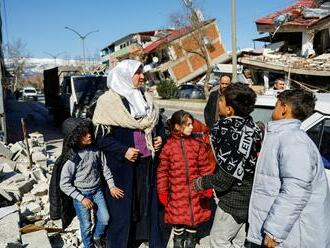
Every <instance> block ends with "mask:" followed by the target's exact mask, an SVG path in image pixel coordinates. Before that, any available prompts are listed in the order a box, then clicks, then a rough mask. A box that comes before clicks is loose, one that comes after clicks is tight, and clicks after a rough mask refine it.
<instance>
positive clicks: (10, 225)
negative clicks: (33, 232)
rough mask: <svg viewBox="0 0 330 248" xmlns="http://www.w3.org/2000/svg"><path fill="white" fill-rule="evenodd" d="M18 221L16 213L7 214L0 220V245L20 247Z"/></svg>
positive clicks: (17, 213)
mask: <svg viewBox="0 0 330 248" xmlns="http://www.w3.org/2000/svg"><path fill="white" fill-rule="evenodd" d="M19 221H20V217H19V212H18V211H15V212H13V213H11V214H8V215H7V216H5V217H4V218H2V219H1V220H0V226H1V232H0V240H1V243H3V244H11V245H12V246H15V245H17V246H18V245H20V239H21V234H20V231H19ZM8 246H9V245H8ZM12 246H9V247H12ZM18 247H19V246H18Z"/></svg>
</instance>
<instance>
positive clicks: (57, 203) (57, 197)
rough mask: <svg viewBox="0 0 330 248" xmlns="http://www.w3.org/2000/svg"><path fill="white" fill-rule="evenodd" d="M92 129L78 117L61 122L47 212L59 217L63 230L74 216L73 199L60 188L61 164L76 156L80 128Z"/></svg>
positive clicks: (87, 122) (88, 123)
mask: <svg viewBox="0 0 330 248" xmlns="http://www.w3.org/2000/svg"><path fill="white" fill-rule="evenodd" d="M84 128H89V129H90V130H92V125H91V122H90V121H88V120H83V119H80V118H71V117H70V118H68V119H67V120H65V121H64V122H63V125H62V132H63V134H64V135H65V137H64V140H63V148H62V153H61V155H60V156H59V157H58V158H57V159H56V161H55V164H54V167H53V172H52V176H51V179H50V184H49V205H50V206H49V213H50V218H51V219H52V220H57V219H61V220H62V228H63V230H64V229H65V228H66V227H68V226H69V225H70V223H71V221H72V219H73V218H74V217H75V216H76V212H75V210H74V207H73V199H72V198H71V197H69V196H67V195H66V194H64V193H63V192H62V191H61V189H60V179H61V172H62V168H63V165H64V164H65V162H66V161H68V160H72V161H73V160H74V159H75V158H76V156H77V154H76V152H75V149H74V148H75V147H76V145H77V144H78V142H80V138H81V134H82V130H83V129H84Z"/></svg>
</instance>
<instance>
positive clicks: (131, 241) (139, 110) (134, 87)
mask: <svg viewBox="0 0 330 248" xmlns="http://www.w3.org/2000/svg"><path fill="white" fill-rule="evenodd" d="M143 82H144V75H143V66H142V64H141V63H140V62H139V61H136V60H124V61H122V62H120V63H119V64H117V65H116V67H114V68H113V69H112V70H111V71H110V73H109V75H108V80H107V85H108V87H109V90H108V91H107V92H105V93H104V94H103V95H102V96H100V98H99V99H98V101H97V105H96V108H95V112H94V115H93V123H94V125H95V126H96V133H97V143H98V145H99V147H100V149H101V150H103V152H104V153H105V155H106V157H107V162H108V166H109V167H110V169H111V171H112V174H113V177H114V181H115V184H116V186H117V187H121V188H122V189H123V190H124V194H125V196H124V198H122V199H115V198H113V197H112V196H111V195H110V194H106V198H107V201H108V206H109V212H110V224H109V232H108V235H107V247H111V248H113V247H116V248H120V247H123V248H126V247H139V245H140V244H141V243H142V242H145V241H149V246H150V247H160V246H159V243H158V242H157V241H155V240H157V238H156V237H154V236H155V234H158V233H159V230H158V229H157V226H158V225H157V224H156V225H155V223H153V221H154V220H153V219H152V218H151V216H152V213H151V211H152V210H156V211H157V207H156V205H157V199H156V198H155V195H156V194H155V193H156V192H155V191H154V190H155V188H154V186H153V185H154V180H155V174H154V172H155V168H154V164H155V163H154V158H155V154H156V153H157V151H159V149H160V148H161V145H162V138H161V136H162V135H163V126H162V122H161V121H160V120H159V116H160V115H159V110H158V107H157V106H156V105H155V104H154V103H153V98H152V96H150V95H149V94H148V93H147V92H144V91H143V88H142V86H143ZM155 208H156V209H155ZM150 210H151V211H150ZM155 228H156V229H155Z"/></svg>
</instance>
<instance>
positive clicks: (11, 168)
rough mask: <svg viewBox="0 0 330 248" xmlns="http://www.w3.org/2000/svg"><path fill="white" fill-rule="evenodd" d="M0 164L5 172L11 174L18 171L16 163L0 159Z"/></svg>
mask: <svg viewBox="0 0 330 248" xmlns="http://www.w3.org/2000/svg"><path fill="white" fill-rule="evenodd" d="M0 164H2V165H3V166H4V168H3V172H11V171H14V170H15V169H16V162H15V161H12V160H9V159H7V158H4V157H0Z"/></svg>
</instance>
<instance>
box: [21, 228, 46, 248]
mask: <svg viewBox="0 0 330 248" xmlns="http://www.w3.org/2000/svg"><path fill="white" fill-rule="evenodd" d="M22 243H23V245H24V247H27V248H40V245H41V244H42V247H43V248H51V247H52V246H51V244H50V242H49V239H48V235H47V231H46V230H40V231H36V232H32V233H27V234H24V235H22Z"/></svg>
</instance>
